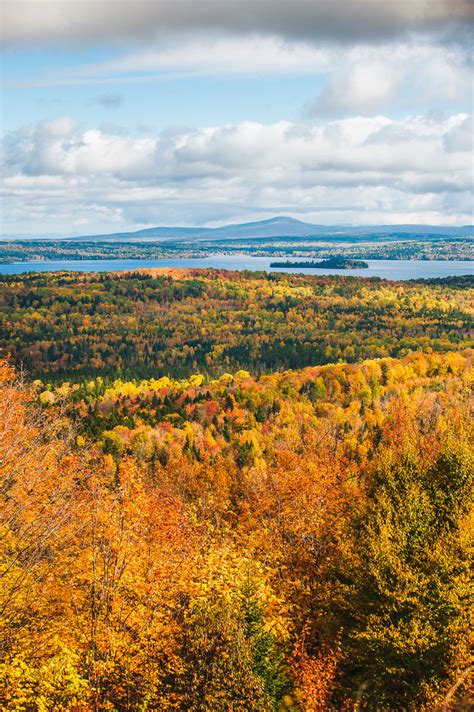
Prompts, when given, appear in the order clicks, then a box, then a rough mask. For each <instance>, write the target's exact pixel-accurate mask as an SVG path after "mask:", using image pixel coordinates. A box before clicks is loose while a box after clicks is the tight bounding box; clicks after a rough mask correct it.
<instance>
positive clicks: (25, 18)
mask: <svg viewBox="0 0 474 712" xmlns="http://www.w3.org/2000/svg"><path fill="white" fill-rule="evenodd" d="M2 11H3V27H4V29H3V36H4V41H5V42H6V43H8V44H10V45H12V44H16V43H21V42H29V43H36V44H48V43H49V44H55V43H58V42H59V43H64V42H71V41H77V42H80V43H83V42H86V43H91V42H97V41H101V42H103V41H116V40H117V39H124V38H135V39H139V40H143V39H149V38H151V37H157V36H158V37H159V36H161V37H166V36H168V35H169V34H170V33H183V32H191V33H194V32H201V31H204V32H218V33H222V32H224V33H230V34H233V35H235V34H239V33H249V32H251V33H259V34H271V35H279V36H281V37H286V38H291V39H306V40H311V41H321V40H336V41H338V42H348V41H349V42H354V41H371V42H379V41H383V40H386V39H389V38H393V37H399V36H402V35H405V34H406V33H408V32H419V33H440V32H441V33H447V37H449V38H450V39H451V40H452V39H464V40H466V28H465V25H466V23H467V22H470V21H472V19H473V6H472V3H471V2H470V0H409V1H408V0H389V1H388V2H382V1H381V0H337V1H336V0H318V1H317V2H316V1H315V0H313V1H308V0H291V2H289V1H288V0H271V2H269V1H268V0H199V2H194V0H101V1H100V2H90V1H89V2H87V1H85V0H4V1H3V3H2Z"/></svg>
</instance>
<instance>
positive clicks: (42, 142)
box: [1, 0, 474, 237]
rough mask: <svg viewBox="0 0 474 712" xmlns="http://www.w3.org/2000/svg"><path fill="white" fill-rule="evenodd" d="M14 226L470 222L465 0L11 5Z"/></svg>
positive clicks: (8, 90)
mask: <svg viewBox="0 0 474 712" xmlns="http://www.w3.org/2000/svg"><path fill="white" fill-rule="evenodd" d="M1 13H2V17H1V20H2V22H1V25H2V46H3V48H4V49H3V52H2V64H1V84H2V104H1V133H2V157H1V158H2V176H1V179H2V220H1V230H2V234H3V235H4V236H6V235H8V236H17V237H21V236H38V237H47V236H56V235H62V236H64V235H86V234H94V233H107V232H116V231H125V230H136V229H141V228H144V227H151V226H155V225H185V226H202V225H203V226H216V225H222V224H225V223H229V222H233V223H235V222H245V221H248V220H259V219H266V218H269V217H273V216H276V215H289V216H291V217H294V218H298V219H302V220H305V221H307V222H314V223H318V224H330V225H374V224H397V223H410V224H415V223H423V224H431V225H465V224H472V222H473V219H472V168H473V165H472V155H473V153H472V149H473V145H472V141H473V138H472V136H473V133H472V108H473V106H472V105H473V86H472V63H471V62H472V55H471V47H472V21H473V16H474V4H473V3H472V2H471V1H470V0H402V1H399V0H386V1H385V2H382V1H381V0H102V1H101V0H60V1H59V2H58V1H56V0H3V2H2V4H1Z"/></svg>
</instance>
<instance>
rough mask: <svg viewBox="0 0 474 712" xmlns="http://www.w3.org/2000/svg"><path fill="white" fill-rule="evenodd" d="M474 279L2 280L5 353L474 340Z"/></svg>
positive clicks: (254, 360)
mask: <svg viewBox="0 0 474 712" xmlns="http://www.w3.org/2000/svg"><path fill="white" fill-rule="evenodd" d="M472 296H473V279H472V278H469V277H460V278H457V279H451V280H449V279H448V280H439V281H437V283H433V284H430V283H423V282H410V283H403V282H383V281H381V280H378V279H364V278H354V277H337V278H334V277H332V278H331V277H314V276H306V275H290V274H276V273H274V274H265V273H251V272H219V271H216V270H187V271H185V270H182V271H179V270H172V271H170V270H148V271H144V272H141V273H129V274H127V276H126V277H124V276H123V275H121V274H120V273H117V274H79V275H78V274H71V273H55V274H32V275H12V276H3V278H2V280H1V281H0V354H1V353H3V354H4V355H6V354H10V356H11V358H12V360H13V362H14V363H16V364H20V363H21V364H23V365H24V366H25V368H26V369H27V371H28V372H29V373H30V374H31V375H33V376H41V375H42V374H47V376H48V377H50V378H51V377H53V378H57V377H62V376H65V377H73V376H74V377H76V378H77V377H79V378H80V377H82V376H87V375H89V374H91V373H96V374H100V375H103V376H104V375H107V376H112V377H116V376H117V374H118V375H121V376H126V377H129V378H137V377H138V378H148V377H150V376H151V375H153V374H155V373H156V374H160V375H170V376H173V377H176V376H179V377H181V376H188V375H190V374H192V373H195V372H197V371H199V372H203V373H209V374H211V375H219V374H221V373H223V372H224V371H226V370H234V371H236V370H239V369H241V368H243V369H249V370H250V371H252V373H261V372H265V371H267V372H271V371H274V370H281V369H285V368H301V367H304V366H312V365H317V364H324V363H332V362H335V361H339V360H342V361H349V362H356V361H360V360H362V359H366V358H380V357H385V356H403V355H405V354H407V353H409V352H410V351H413V350H416V351H431V350H435V351H447V350H455V349H457V348H460V346H463V345H464V346H466V345H472V343H473V341H472V334H473V325H474V320H473V313H474V312H473V307H472V304H473V301H472Z"/></svg>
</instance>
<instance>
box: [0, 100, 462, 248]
mask: <svg viewBox="0 0 474 712" xmlns="http://www.w3.org/2000/svg"><path fill="white" fill-rule="evenodd" d="M466 122H467V117H466V115H465V114H459V115H455V116H452V117H450V118H449V119H447V120H444V121H441V120H438V121H436V120H433V119H431V120H430V119H427V118H426V117H422V116H419V117H412V118H406V119H403V120H393V119H389V118H387V117H383V116H378V117H371V118H364V117H356V118H351V119H341V120H335V121H330V122H327V123H317V124H315V123H303V124H294V123H290V122H277V123H273V124H262V123H257V122H244V123H241V124H236V125H225V126H217V127H209V128H203V129H196V130H188V131H184V130H176V131H166V132H163V133H162V134H160V135H159V136H148V137H138V138H137V137H134V136H131V135H128V136H127V135H123V134H120V135H119V134H114V133H111V132H109V133H107V132H105V131H103V130H102V131H101V130H98V129H94V130H83V129H81V127H80V126H78V125H76V124H75V123H74V122H73V121H71V120H70V119H58V120H56V121H54V122H47V123H39V124H36V125H32V126H29V127H25V128H23V129H22V130H20V131H17V132H15V133H13V134H10V135H9V136H8V137H7V140H6V142H5V149H4V151H5V165H6V178H5V181H4V205H5V222H4V229H5V231H6V232H18V231H21V230H22V229H25V228H27V227H30V226H31V225H35V224H41V226H42V227H41V231H42V233H44V232H46V231H47V230H51V231H53V232H56V233H57V232H63V233H65V234H71V233H76V234H77V233H78V232H79V233H81V232H82V233H87V232H98V231H99V232H100V231H103V230H108V231H112V230H117V229H125V228H127V226H128V227H129V228H131V227H135V226H141V225H143V224H159V223H161V224H164V223H171V224H173V223H174V224H177V223H181V224H183V223H184V224H200V223H207V222H209V221H216V220H217V221H219V220H223V221H225V220H229V219H240V218H242V217H246V216H254V215H255V214H259V215H264V216H266V215H271V214H274V213H282V212H283V213H289V214H293V215H295V216H298V215H299V216H300V217H301V216H306V217H307V218H310V219H312V220H314V221H316V222H323V223H333V224H334V223H341V222H342V223H377V222H393V221H394V222H400V221H401V222H408V223H410V222H417V221H420V220H421V221H423V222H428V223H447V224H451V223H465V222H470V218H469V212H470V202H469V198H470V187H471V183H470V152H469V146H467V145H466V144H465V143H463V140H464V139H462V136H463V135H464V134H463V132H464V131H465V130H466ZM460 136H461V139H462V140H461V139H460V138H459V137H460ZM30 229H31V228H30Z"/></svg>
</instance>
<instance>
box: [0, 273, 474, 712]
mask: <svg viewBox="0 0 474 712" xmlns="http://www.w3.org/2000/svg"><path fill="white" fill-rule="evenodd" d="M0 292H1V299H2V302H1V303H2V307H1V309H2V329H1V337H2V341H1V346H2V352H3V356H4V358H5V360H4V361H2V362H1V364H0V497H1V506H0V512H1V514H0V531H1V558H0V608H1V612H2V615H1V617H0V626H1V628H0V630H1V658H0V680H1V681H2V682H1V683H0V707H1V708H2V709H6V710H18V711H20V710H21V711H23V710H24V711H26V712H29V711H30V710H31V711H38V712H43V711H46V710H48V711H49V710H58V711H59V710H70V711H71V712H73V711H74V712H75V711H80V710H83V711H84V712H88V711H92V710H104V711H105V710H117V711H118V712H121V711H122V710H124V711H128V710H130V711H132V710H137V711H138V710H180V711H183V712H185V711H187V710H193V711H196V712H198V711H199V712H205V711H209V712H211V711H212V712H214V711H217V712H219V711H222V712H228V711H230V710H255V711H260V710H262V711H263V710H268V711H274V710H295V711H297V710H301V711H307V712H325V711H326V710H343V711H349V710H361V709H365V710H374V711H375V710H402V709H404V710H410V712H418V711H419V712H430V711H431V710H438V709H439V710H441V709H446V710H460V711H461V710H466V711H467V710H468V709H469V707H470V699H469V692H468V684H469V669H470V667H469V666H470V643H471V642H472V641H471V634H470V616H471V610H472V593H473V589H472V578H471V575H470V568H469V565H470V561H471V557H470V552H471V551H472V465H473V454H472V434H473V433H472V422H473V421H472V397H471V396H472V380H473V379H472V374H473V369H472V358H473V352H472V350H471V349H470V348H469V343H470V342H469V338H470V336H471V335H472V334H470V329H472V322H471V321H470V320H471V319H472V284H471V282H470V281H469V280H466V279H460V280H451V281H441V282H439V283H433V284H429V283H412V284H408V283H407V284H400V283H385V282H381V281H379V280H366V279H358V278H322V277H317V278H315V277H306V276H302V275H263V274H251V273H244V274H242V273H240V274H239V273H219V272H216V271H204V272H202V271H199V272H191V271H174V272H172V273H144V274H135V273H134V274H129V275H97V274H95V275H84V274H81V275H71V274H65V273H62V274H59V275H58V274H56V275H31V276H25V275H23V276H21V277H14V278H5V277H4V278H3V280H2V284H1V286H0ZM128 335H129V336H128ZM122 344H125V345H126V348H123V349H122V348H121V345H122ZM200 345H203V347H202V348H201V349H200ZM351 349H352V350H351ZM7 355H8V359H7ZM21 362H24V363H25V365H26V367H27V371H26V375H24V374H23V373H22V372H21V370H20V368H19V367H20V365H21ZM14 365H16V370H15V369H14Z"/></svg>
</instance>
